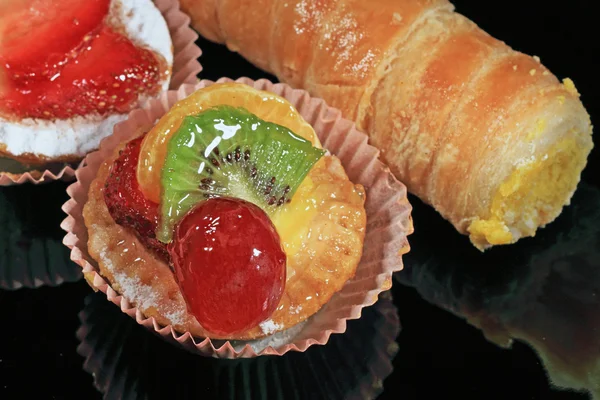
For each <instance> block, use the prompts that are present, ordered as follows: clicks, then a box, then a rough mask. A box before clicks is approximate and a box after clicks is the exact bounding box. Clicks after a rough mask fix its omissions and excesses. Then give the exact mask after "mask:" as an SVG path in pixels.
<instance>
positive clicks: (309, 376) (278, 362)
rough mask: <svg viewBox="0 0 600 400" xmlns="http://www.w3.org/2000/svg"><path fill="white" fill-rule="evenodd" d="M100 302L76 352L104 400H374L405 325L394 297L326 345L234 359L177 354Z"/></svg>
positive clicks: (84, 318)
mask: <svg viewBox="0 0 600 400" xmlns="http://www.w3.org/2000/svg"><path fill="white" fill-rule="evenodd" d="M103 297H104V295H102V294H100V293H96V294H91V295H89V296H88V297H87V298H86V301H85V307H84V308H83V310H82V311H81V312H80V313H79V318H80V320H81V326H80V328H79V329H78V331H77V338H78V339H79V341H80V344H79V346H78V348H77V351H78V353H79V354H80V355H81V356H83V357H84V358H85V362H84V365H83V368H84V370H86V371H87V372H88V373H90V374H92V376H93V377H94V385H95V386H96V388H97V389H98V390H99V391H100V392H101V393H102V394H103V398H104V399H116V398H119V399H124V400H128V399H138V398H143V399H162V398H203V399H204V398H206V399H209V398H210V399H231V398H269V399H270V398H278V399H349V398H350V399H353V398H356V399H362V398H374V397H376V396H377V395H378V394H379V393H381V391H382V390H383V380H384V379H385V378H386V377H387V376H389V375H390V374H391V372H392V359H393V357H394V356H395V355H396V353H397V351H398V346H397V344H396V342H395V339H396V337H397V336H398V334H399V333H400V323H399V320H398V315H397V311H396V308H395V306H394V305H393V304H392V299H391V294H389V292H388V293H384V294H382V295H381V297H380V300H379V301H378V302H377V303H376V304H375V305H374V306H372V307H368V308H366V309H365V310H364V312H363V316H362V318H361V319H359V320H352V321H349V322H348V330H347V332H346V333H345V334H341V335H333V336H332V337H331V339H330V340H329V343H328V344H327V345H325V346H313V347H311V348H309V349H307V350H306V351H305V352H303V353H298V352H290V353H288V354H285V355H283V356H261V357H256V358H250V359H237V360H227V359H214V358H206V357H197V356H194V355H193V354H190V353H188V352H186V351H184V350H182V349H178V348H175V347H173V346H171V345H169V344H168V343H166V342H164V341H162V340H160V338H158V337H156V336H155V335H152V334H150V333H149V332H148V331H147V330H146V329H144V328H143V327H141V326H139V325H137V324H136V323H135V321H133V320H132V319H131V318H129V317H128V316H127V315H124V314H123V313H121V312H120V311H119V310H118V309H117V308H116V307H114V305H112V304H110V303H109V302H107V301H106V300H105V299H104V298H103Z"/></svg>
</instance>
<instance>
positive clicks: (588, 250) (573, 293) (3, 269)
mask: <svg viewBox="0 0 600 400" xmlns="http://www.w3.org/2000/svg"><path fill="white" fill-rule="evenodd" d="M454 3H455V4H456V6H457V9H458V10H459V11H460V12H462V13H463V14H465V15H466V16H468V17H470V18H472V19H473V20H475V21H476V22H477V23H478V24H479V25H480V26H482V27H483V28H484V29H486V30H487V31H488V32H489V33H491V34H492V35H494V36H496V37H500V38H502V39H503V40H505V41H506V42H507V43H508V44H510V45H512V46H513V47H515V48H516V49H517V50H521V51H524V52H526V53H529V54H535V55H538V56H539V57H540V58H541V59H542V62H543V63H544V64H545V65H546V66H548V67H549V68H550V69H551V70H552V71H553V72H554V73H556V74H557V76H559V77H560V78H563V77H566V76H568V77H571V78H572V79H573V80H574V81H575V84H576V85H577V87H578V89H579V91H580V92H581V94H582V100H583V102H584V104H585V105H586V107H587V109H588V111H589V112H590V114H591V116H592V122H596V123H597V120H598V119H599V118H600V95H599V93H600V79H598V77H597V74H598V71H600V65H599V64H598V62H597V61H596V60H595V58H596V57H597V54H598V53H599V50H600V45H599V44H598V37H599V36H598V26H597V21H596V18H597V13H596V12H595V11H594V10H593V9H592V8H591V7H592V5H593V4H594V3H595V2H592V1H591V0H574V1H570V2H568V3H562V4H561V6H560V8H558V7H551V6H550V3H549V2H545V1H542V0H532V1H523V0H521V1H516V0H506V1H502V2H480V1H469V0H457V1H455V2H454ZM199 43H200V45H201V47H202V49H203V51H204V55H203V56H202V58H201V61H202V64H203V65H204V71H203V73H202V77H204V78H208V79H217V78H219V77H220V76H229V77H232V78H236V77H239V76H249V77H251V78H254V79H257V78H261V77H267V78H271V79H272V77H269V76H268V75H266V74H264V73H262V72H260V71H259V70H257V69H255V68H253V67H252V66H250V65H249V64H248V63H247V62H246V61H244V60H243V59H241V58H240V57H239V56H237V55H234V54H231V53H229V52H227V51H226V50H225V49H224V48H223V47H221V46H216V45H214V44H211V43H208V42H205V41H200V42H199ZM597 137H598V135H597V134H596V136H595V143H597V145H596V146H597V148H596V149H594V151H593V153H592V156H591V158H590V163H589V165H588V167H587V169H586V171H585V172H584V181H585V183H584V184H582V185H581V186H580V188H579V190H578V191H577V193H576V195H575V197H574V199H573V204H572V205H571V206H570V207H568V208H567V209H566V210H565V212H564V213H563V214H562V215H561V217H560V218H559V219H558V220H557V221H556V222H555V223H553V224H551V225H549V226H548V227H547V228H545V229H543V230H541V231H540V232H539V234H538V235H537V237H535V238H532V239H526V240H523V241H522V242H520V243H518V244H517V245H515V246H511V247H506V248H499V249H493V250H491V251H489V252H487V253H485V254H483V255H482V254H480V253H479V252H477V251H476V250H475V249H473V248H472V247H471V246H470V245H469V244H468V242H467V239H466V238H465V237H462V236H460V235H458V234H456V232H454V230H453V229H452V228H451V227H450V226H449V224H447V223H446V222H445V221H443V220H442V219H441V218H440V217H439V216H438V215H437V214H436V213H435V212H434V211H433V210H431V209H430V208H428V207H427V206H424V205H423V204H421V203H420V202H419V201H418V200H416V199H414V198H411V200H412V201H413V204H414V208H415V209H414V222H415V227H416V229H417V230H416V232H415V234H414V235H413V236H412V237H411V238H410V239H411V244H412V252H411V253H410V254H409V255H408V256H407V257H406V265H407V268H406V270H405V271H403V272H402V273H400V274H398V275H397V276H396V280H395V282H394V286H393V288H392V291H391V292H392V294H393V305H394V307H395V308H392V306H391V305H390V304H387V306H386V307H387V308H385V307H384V311H385V310H387V311H385V312H381V309H376V308H374V309H373V310H369V311H368V312H367V311H365V315H364V317H363V318H362V319H361V320H360V321H356V322H355V323H353V324H351V325H350V326H349V331H348V335H345V336H344V337H340V338H337V339H335V340H333V339H332V342H331V343H330V345H328V346H327V347H325V348H322V349H313V350H310V352H307V354H304V355H299V354H295V355H289V356H285V357H284V358H282V359H280V360H273V359H270V358H266V359H264V360H262V361H251V362H241V363H240V362H235V363H229V362H224V361H216V360H210V359H198V360H196V359H195V358H194V357H190V356H189V355H187V354H186V353H182V352H180V351H179V350H177V349H174V348H172V347H170V346H168V345H166V344H165V343H163V342H161V341H159V340H157V339H156V338H155V337H153V336H152V335H151V334H148V333H147V332H146V331H144V330H142V329H140V328H139V327H138V326H137V325H135V323H133V322H132V321H131V320H129V319H128V318H125V317H124V316H123V315H122V314H121V313H120V312H119V311H118V309H117V308H116V307H114V306H112V305H111V304H108V303H107V302H102V301H100V300H102V299H101V295H93V294H92V292H91V290H90V289H89V287H88V286H87V284H86V283H85V282H82V281H79V282H76V283H65V284H63V285H61V286H59V287H55V288H51V287H42V288H39V289H19V290H2V289H0V399H29V398H37V399H100V398H102V395H101V394H100V393H99V392H98V390H97V389H96V388H95V387H96V386H98V387H100V388H101V389H102V390H104V391H105V392H106V397H105V398H111V399H113V398H121V396H122V395H123V396H124V395H128V396H129V397H127V398H140V399H146V398H161V399H162V398H174V399H179V398H182V399H183V398H199V399H212V398H235V399H237V398H242V399H255V398H285V399H288V398H290V399H304V398H348V396H350V395H358V397H359V398H360V397H364V398H367V397H370V396H375V395H376V394H379V396H380V398H383V399H399V398H405V399H438V398H442V399H445V398H461V399H462V398H474V399H587V398H591V397H590V396H589V395H586V394H583V393H582V392H576V391H574V390H559V389H557V388H556V387H555V385H559V386H562V387H563V388H571V389H587V390H596V392H597V394H598V396H599V397H598V398H600V393H598V392H599V391H600V389H599V386H598V385H600V304H599V302H600V299H599V296H600V293H599V291H600V258H599V257H600V232H599V230H600V211H599V210H600V193H599V192H600V174H599V173H598V171H600V168H599V167H600V156H599V155H598V154H599V149H598V139H597ZM66 186H67V184H65V183H52V184H48V185H45V186H41V187H30V186H23V187H13V188H0V242H1V243H0V280H1V279H2V276H5V277H6V276H10V277H12V278H10V279H8V280H11V279H12V281H14V279H13V278H14V276H16V274H17V272H22V268H19V269H15V266H22V267H23V266H24V267H26V266H27V265H31V264H33V265H36V266H38V265H41V266H45V265H46V267H44V268H45V269H46V270H48V269H49V268H48V267H47V263H53V265H60V266H61V268H62V267H63V265H64V268H65V269H66V270H65V271H66V272H65V274H68V273H72V272H73V271H75V273H76V272H77V269H76V267H74V265H73V264H72V263H70V262H69V261H68V260H67V259H66V256H67V255H68V251H67V250H66V249H64V248H63V247H61V246H62V245H61V241H62V237H63V232H62V231H61V230H60V228H59V226H58V225H59V223H60V221H61V220H62V219H63V218H64V214H63V213H62V211H60V206H61V205H62V203H63V202H64V201H65V200H66V199H67V196H66V194H65V193H64V190H65V188H66ZM70 268H75V269H70ZM42 270H43V268H42ZM7 271H8V272H7ZM15 271H17V272H15ZM2 274H4V275H2ZM28 279H29V281H27V282H29V283H27V282H26V283H25V285H26V286H35V280H34V279H33V277H32V276H29V277H28ZM5 280H7V278H5ZM16 286H19V285H16ZM380 307H381V305H380ZM390 310H394V311H393V312H392V311H390ZM395 312H397V315H398V316H399V318H400V322H401V325H402V329H401V331H400V334H399V335H398V336H397V338H396V340H395V345H394V344H389V343H387V339H386V338H387V337H388V336H390V335H391V336H396V335H395V332H397V329H399V326H394V324H393V323H384V321H385V320H386V318H384V317H383V316H384V315H388V316H389V315H394V314H395ZM392 319H393V318H392ZM382 324H383V325H382ZM76 333H77V335H76ZM348 343H350V344H348ZM78 346H79V348H78ZM348 346H349V347H348ZM341 348H345V349H351V350H347V351H345V352H344V351H342V350H341ZM77 350H79V352H80V353H81V354H84V355H85V356H86V357H83V356H81V355H79V354H78V352H77ZM341 353H343V354H341ZM100 355H104V356H102V357H101V356H100ZM377 360H379V361H377ZM386 360H387V361H386ZM161 361H162V364H161ZM389 361H391V363H392V366H393V370H390V369H389V368H388V366H389V364H387V363H388V362H389ZM109 366H111V367H110V368H109ZM113 367H114V368H113ZM92 373H93V375H94V376H92ZM108 376H111V377H116V378H113V379H111V381H110V382H112V384H111V385H108V384H107V382H108V380H107V377H108ZM374 376H382V377H385V376H387V378H386V379H385V380H384V381H383V383H382V384H381V383H380V382H378V380H377V379H374V378H373V377H374ZM259 382H260V383H259ZM553 383H554V384H553ZM311 385H312V386H311ZM315 385H316V386H315ZM366 387H369V388H370V389H369V390H365V391H361V390H356V389H357V388H366Z"/></svg>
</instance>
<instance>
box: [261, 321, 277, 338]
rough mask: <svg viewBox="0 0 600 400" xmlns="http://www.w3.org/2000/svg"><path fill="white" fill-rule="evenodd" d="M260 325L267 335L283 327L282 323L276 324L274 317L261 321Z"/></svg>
mask: <svg viewBox="0 0 600 400" xmlns="http://www.w3.org/2000/svg"><path fill="white" fill-rule="evenodd" d="M259 326H260V329H262V331H263V333H265V334H267V335H271V334H273V333H275V332H277V331H278V330H279V329H281V328H282V326H281V325H279V324H276V323H275V322H273V320H272V319H268V320H266V321H263V322H261V323H260V324H259Z"/></svg>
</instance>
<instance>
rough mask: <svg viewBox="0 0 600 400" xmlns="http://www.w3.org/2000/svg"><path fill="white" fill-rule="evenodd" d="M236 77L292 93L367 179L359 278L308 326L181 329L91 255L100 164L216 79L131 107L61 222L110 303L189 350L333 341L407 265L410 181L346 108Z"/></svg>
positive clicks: (275, 350)
mask: <svg viewBox="0 0 600 400" xmlns="http://www.w3.org/2000/svg"><path fill="white" fill-rule="evenodd" d="M217 82H231V79H228V78H222V79H219V80H218V81H217ZM236 82H239V83H244V84H247V85H249V86H252V87H254V88H256V89H259V90H266V91H269V92H273V93H275V94H277V95H280V96H282V97H284V98H286V99H287V100H288V101H289V102H290V103H291V104H292V105H294V106H295V107H296V109H297V110H298V111H299V112H300V114H301V115H302V117H303V118H304V119H305V120H306V121H307V122H308V123H309V124H311V125H312V126H313V128H314V129H315V131H316V133H317V134H318V136H319V139H320V140H321V143H322V144H323V147H324V148H326V149H328V150H329V151H330V152H331V153H332V154H334V155H336V156H337V157H338V158H339V159H340V160H341V162H342V164H343V166H344V168H345V170H346V173H347V174H348V177H349V178H350V180H351V181H352V182H354V183H360V184H362V185H363V186H364V187H365V189H366V192H367V196H366V197H367V199H366V203H365V209H366V212H367V231H366V235H365V240H364V251H363V256H362V259H361V261H360V263H359V265H358V267H357V270H356V274H355V276H354V278H352V279H350V280H349V281H348V282H346V284H345V286H344V287H343V288H342V290H341V291H339V292H338V293H336V294H335V295H333V297H332V298H331V299H330V301H329V302H328V303H327V304H325V306H323V307H322V308H321V310H320V311H319V312H317V313H316V314H315V315H313V316H312V317H311V318H309V319H308V320H307V321H306V322H305V323H304V325H302V326H301V327H300V326H296V327H293V328H291V329H294V328H296V330H295V331H294V333H293V334H292V333H291V332H290V330H289V329H288V331H284V334H285V335H286V336H285V337H286V340H285V342H284V344H275V345H272V344H269V340H266V341H265V340H264V339H263V340H259V341H252V342H242V341H220V340H219V341H217V340H211V339H209V338H198V337H193V336H192V335H191V334H190V333H189V332H187V333H184V334H181V333H178V332H177V331H175V329H174V328H173V327H172V326H171V325H167V326H163V325H161V324H159V323H158V322H157V321H156V320H155V319H154V318H147V317H146V316H145V315H144V314H143V312H142V311H141V310H140V309H138V308H136V306H135V305H134V304H132V303H131V302H130V301H129V300H128V299H126V298H125V297H123V296H121V294H119V293H118V292H117V291H116V290H114V289H113V288H112V287H111V285H110V283H109V282H108V281H107V280H105V279H104V277H102V276H101V275H100V274H99V269H98V265H97V263H96V261H95V260H94V259H93V258H92V257H91V256H90V255H89V253H88V248H87V243H88V232H87V228H86V226H85V224H84V221H83V216H82V210H83V206H84V204H85V203H86V202H87V198H88V190H89V187H90V184H91V182H92V181H93V179H94V178H95V177H96V175H97V172H98V169H99V168H100V166H101V164H102V163H103V162H104V160H105V159H107V157H112V156H113V153H114V150H115V149H116V148H117V146H118V145H120V144H121V143H123V142H126V141H128V140H129V139H131V138H132V137H134V136H136V135H137V133H138V132H139V131H140V129H148V128H150V127H151V126H152V125H153V124H154V121H156V120H157V119H158V118H160V117H162V116H163V115H164V114H165V113H166V112H167V111H168V110H169V109H170V108H171V107H172V106H173V105H174V104H175V103H176V102H177V101H179V100H180V99H183V98H185V97H187V96H189V95H190V94H191V93H193V92H195V91H196V90H198V89H201V88H203V87H206V86H209V85H212V84H214V82H211V81H206V80H203V81H201V82H199V83H198V84H196V85H184V86H182V87H181V88H180V89H179V90H178V91H176V92H174V91H171V92H168V93H165V94H163V96H162V97H161V98H160V99H157V100H155V101H152V102H150V103H149V104H148V105H147V106H146V107H145V108H143V109H138V110H136V111H134V112H132V113H131V114H130V116H129V119H128V120H126V121H124V122H122V123H121V124H119V125H117V126H116V127H115V131H114V134H113V135H112V136H110V137H108V138H106V139H105V140H104V141H103V142H102V143H101V145H100V150H99V151H97V152H94V153H91V154H89V155H88V157H87V158H86V164H87V165H86V166H85V167H83V168H82V169H80V170H78V171H77V173H76V174H77V182H76V183H74V184H72V185H71V186H70V187H69V188H68V190H67V192H68V194H69V195H70V196H71V199H70V200H69V201H68V202H67V203H65V205H64V206H63V210H64V211H65V213H66V214H67V215H68V217H67V218H66V219H65V220H64V221H63V223H62V225H61V226H62V228H63V229H64V230H65V231H66V232H67V235H66V236H65V238H64V241H63V243H64V244H65V245H66V246H67V247H69V248H71V249H72V251H71V259H72V260H73V261H75V262H76V263H77V264H79V265H80V266H81V267H82V268H83V273H84V276H85V277H86V279H87V281H88V282H89V283H90V285H91V286H92V287H93V288H94V289H95V290H99V291H101V292H103V293H105V294H106V296H107V298H108V300H109V301H111V302H113V303H114V304H116V305H117V306H119V307H120V308H121V310H122V311H123V312H124V313H126V314H128V315H129V316H130V317H132V318H135V320H136V321H137V322H138V323H139V324H141V325H143V326H144V327H146V328H148V329H149V330H151V331H153V332H156V333H157V334H158V335H160V336H161V337H162V338H164V339H165V340H167V341H169V342H172V343H175V344H177V345H179V346H181V347H183V348H185V349H186V350H188V351H190V352H193V353H197V354H201V355H205V356H212V357H218V358H240V357H241V358H247V357H256V356H257V355H282V354H285V353H287V352H288V351H300V352H302V351H305V350H306V349H307V348H308V347H310V346H312V345H314V344H321V345H322V344H325V343H327V341H328V340H329V337H330V335H331V334H332V333H343V332H344V331H345V330H346V322H347V321H348V320H351V319H357V318H360V315H361V312H362V310H363V308H365V307H367V306H370V305H372V304H374V303H375V302H376V301H377V298H378V296H379V294H380V293H381V292H383V291H385V290H388V289H389V288H390V287H391V282H392V274H393V273H394V272H395V271H399V270H401V269H402V268H403V264H402V254H404V253H406V252H407V251H408V250H409V246H408V240H407V235H409V234H410V233H411V232H412V230H413V227H412V218H411V206H410V204H409V203H408V200H407V198H406V187H405V186H404V185H403V184H401V183H400V182H398V181H397V180H396V179H395V178H394V176H393V175H392V174H391V172H390V171H389V169H388V168H387V167H386V166H385V165H384V164H383V163H382V162H380V161H379V159H378V155H379V151H378V150H377V149H375V148H374V147H372V146H370V145H369V144H368V143H367V136H366V135H365V134H363V133H361V132H360V131H358V130H357V129H356V127H355V126H354V124H353V123H352V122H350V121H348V120H346V119H343V118H342V117H341V113H340V111H338V110H336V109H334V108H332V107H329V106H328V105H327V104H326V103H325V102H324V101H323V100H321V99H317V98H313V97H311V96H310V95H309V94H308V93H307V92H306V91H303V90H297V89H292V88H291V87H289V86H287V85H284V84H273V83H271V82H269V81H268V80H264V79H262V80H259V81H252V80H251V79H248V78H240V79H238V80H237V81H236ZM277 335H278V334H275V335H273V336H272V337H271V338H272V339H273V341H274V340H277V341H279V340H280V339H281V336H279V337H278V336H277ZM290 336H291V338H290ZM273 341H271V342H270V343H274V342H273ZM265 343H266V344H265ZM265 346H266V347H265Z"/></svg>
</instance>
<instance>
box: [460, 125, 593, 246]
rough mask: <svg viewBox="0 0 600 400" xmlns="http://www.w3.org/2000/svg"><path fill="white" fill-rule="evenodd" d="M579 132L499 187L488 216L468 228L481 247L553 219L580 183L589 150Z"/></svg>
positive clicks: (533, 229)
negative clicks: (585, 149) (579, 138)
mask: <svg viewBox="0 0 600 400" xmlns="http://www.w3.org/2000/svg"><path fill="white" fill-rule="evenodd" d="M574 136H576V135H573V136H571V137H570V138H568V139H564V140H562V141H560V142H558V143H557V144H556V145H555V146H554V147H553V148H552V149H551V150H550V151H549V152H548V153H547V154H546V155H545V156H544V157H543V158H542V159H539V160H537V161H532V162H530V163H528V164H526V165H523V166H522V167H519V168H517V169H516V170H515V171H514V172H513V173H512V174H511V175H510V176H509V177H508V178H507V179H506V180H505V181H504V182H503V183H502V184H501V185H500V187H499V188H498V191H497V192H496V194H495V195H494V197H493V199H492V203H491V208H490V213H489V215H490V216H489V217H488V218H487V219H479V218H476V219H475V220H474V221H472V222H471V224H470V225H469V227H468V228H467V231H468V232H469V235H470V239H471V242H473V244H475V246H477V247H478V248H479V249H483V248H486V247H488V246H489V245H500V244H510V243H514V242H516V241H517V240H518V239H519V238H520V237H524V236H534V235H535V232H536V230H537V228H538V227H539V226H543V225H545V224H547V223H549V222H551V221H552V220H553V219H554V218H555V217H556V216H557V215H558V214H559V213H560V209H561V208H562V207H563V206H564V205H565V204H567V203H568V201H569V198H570V196H571V194H572V193H573V191H574V190H575V188H576V187H577V183H578V182H579V176H580V173H581V171H582V169H583V167H584V166H585V163H586V158H587V156H586V155H587V152H586V151H584V149H583V148H581V147H580V146H579V145H578V143H577V140H576V139H575V137H574Z"/></svg>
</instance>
